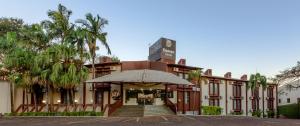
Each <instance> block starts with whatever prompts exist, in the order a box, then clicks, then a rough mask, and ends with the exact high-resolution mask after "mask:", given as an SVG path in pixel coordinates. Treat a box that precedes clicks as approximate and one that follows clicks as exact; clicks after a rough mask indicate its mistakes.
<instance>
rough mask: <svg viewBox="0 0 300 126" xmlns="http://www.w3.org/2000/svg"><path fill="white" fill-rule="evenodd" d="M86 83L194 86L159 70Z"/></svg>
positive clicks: (115, 75) (110, 76) (117, 73)
mask: <svg viewBox="0 0 300 126" xmlns="http://www.w3.org/2000/svg"><path fill="white" fill-rule="evenodd" d="M86 83H163V84H176V85H194V84H192V83H190V82H189V81H187V80H185V79H182V78H180V77H178V76H176V75H174V74H172V73H168V72H163V71H157V70H148V69H143V70H127V71H122V72H113V73H111V74H108V75H105V76H102V77H98V78H95V79H91V80H87V81H86Z"/></svg>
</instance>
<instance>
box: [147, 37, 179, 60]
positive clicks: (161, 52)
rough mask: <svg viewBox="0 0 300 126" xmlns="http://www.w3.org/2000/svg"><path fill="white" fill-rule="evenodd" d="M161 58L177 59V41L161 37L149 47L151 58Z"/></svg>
mask: <svg viewBox="0 0 300 126" xmlns="http://www.w3.org/2000/svg"><path fill="white" fill-rule="evenodd" d="M161 59H168V60H174V61H175V60H176V41H174V40H171V39H166V38H160V39H159V40H158V41H156V42H155V43H154V44H153V45H152V46H150V48H149V60H150V61H158V60H161Z"/></svg>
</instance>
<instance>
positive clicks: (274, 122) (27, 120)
mask: <svg viewBox="0 0 300 126" xmlns="http://www.w3.org/2000/svg"><path fill="white" fill-rule="evenodd" d="M67 125H70V126H153V125H154V126H175V125H176V126H300V120H289V119H259V118H252V117H235V116H226V117H206V116H197V117H194V116H154V117H140V118H137V117H134V118H132V117H131V118H129V117H128V118H127V117H125V118H124V117H123V118H119V117H110V118H103V117H41V118H39V117H34V118H31V117H11V118H0V126H67Z"/></svg>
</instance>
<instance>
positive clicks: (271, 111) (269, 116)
mask: <svg viewBox="0 0 300 126" xmlns="http://www.w3.org/2000/svg"><path fill="white" fill-rule="evenodd" d="M274 116H275V112H274V111H273V110H269V111H267V117H268V118H274Z"/></svg>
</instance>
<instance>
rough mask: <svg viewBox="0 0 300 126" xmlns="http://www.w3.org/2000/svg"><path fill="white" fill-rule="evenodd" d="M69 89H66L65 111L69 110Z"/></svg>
mask: <svg viewBox="0 0 300 126" xmlns="http://www.w3.org/2000/svg"><path fill="white" fill-rule="evenodd" d="M69 92H70V89H67V107H66V111H67V112H69V104H70V94H69Z"/></svg>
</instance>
